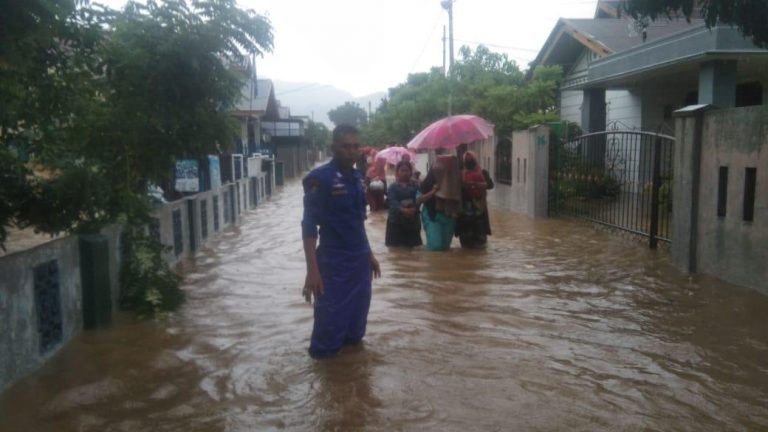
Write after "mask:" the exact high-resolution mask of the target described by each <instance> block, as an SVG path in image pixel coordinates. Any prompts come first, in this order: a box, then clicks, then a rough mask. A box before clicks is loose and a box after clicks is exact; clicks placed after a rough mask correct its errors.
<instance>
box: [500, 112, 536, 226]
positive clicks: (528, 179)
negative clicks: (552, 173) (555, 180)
mask: <svg viewBox="0 0 768 432" xmlns="http://www.w3.org/2000/svg"><path fill="white" fill-rule="evenodd" d="M511 163H512V182H511V184H509V185H507V184H501V183H499V182H496V188H495V189H494V190H493V191H491V193H490V195H489V199H490V201H491V202H492V203H493V204H494V205H496V206H499V207H502V208H506V209H509V210H512V211H514V212H517V213H524V214H527V215H528V216H529V217H531V218H543V217H547V210H548V208H547V205H548V190H549V128H548V127H546V126H536V127H533V128H531V129H529V130H526V131H517V132H515V133H513V134H512V161H511Z"/></svg>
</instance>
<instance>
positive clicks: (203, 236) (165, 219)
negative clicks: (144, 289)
mask: <svg viewBox="0 0 768 432" xmlns="http://www.w3.org/2000/svg"><path fill="white" fill-rule="evenodd" d="M253 179H255V182H254V180H253ZM266 181H267V178H266V173H264V172H260V173H259V175H258V176H252V177H246V178H243V179H241V180H238V181H236V182H233V183H227V184H225V185H222V187H221V188H219V189H216V190H210V191H206V192H201V193H198V194H195V195H191V196H189V197H185V198H183V199H180V200H178V201H174V202H171V203H168V204H165V205H162V206H160V207H158V208H156V209H155V211H154V213H153V216H154V217H155V218H156V219H157V221H158V224H159V228H160V229H159V234H160V242H161V243H162V244H163V245H165V246H168V251H167V252H166V253H165V256H164V258H165V260H166V261H167V262H168V263H169V264H170V265H175V264H176V263H178V262H179V261H181V260H183V259H184V258H185V257H190V256H192V255H194V254H195V252H196V251H198V250H200V249H201V248H203V247H205V245H206V244H207V243H208V242H209V241H210V240H211V239H212V238H214V237H215V236H216V235H217V234H218V233H219V232H220V231H221V230H223V229H225V228H226V227H228V226H232V225H236V224H239V223H240V220H241V219H242V217H243V214H244V213H245V212H246V211H247V210H248V209H250V208H253V207H256V206H257V205H258V203H260V202H262V201H263V200H264V199H265V198H266V188H265V187H264V185H265V183H266ZM252 194H255V196H252ZM214 202H217V205H214ZM190 207H191V208H192V210H191V213H190ZM203 207H205V221H203ZM214 207H216V208H215V209H214ZM175 211H178V212H179V214H180V216H181V221H180V222H181V225H180V228H181V229H180V231H179V232H178V233H176V232H175V231H174V221H173V214H174V212H175ZM190 214H191V215H192V217H191V218H190ZM217 219H218V224H216V220H217ZM203 225H205V229H204V228H203ZM217 225H218V226H217ZM176 229H179V226H177V227H176ZM179 234H180V237H181V243H180V244H181V247H180V248H178V247H177V245H176V244H175V243H176V238H177V237H174V236H175V235H179ZM193 246H194V247H193Z"/></svg>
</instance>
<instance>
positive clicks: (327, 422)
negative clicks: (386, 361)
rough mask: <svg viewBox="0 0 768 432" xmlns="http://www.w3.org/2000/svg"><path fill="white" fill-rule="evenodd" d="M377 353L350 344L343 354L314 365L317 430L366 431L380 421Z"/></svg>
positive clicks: (363, 346)
mask: <svg viewBox="0 0 768 432" xmlns="http://www.w3.org/2000/svg"><path fill="white" fill-rule="evenodd" d="M376 364H377V360H376V354H374V353H373V352H372V351H370V350H367V349H366V348H365V345H364V342H363V343H361V344H360V345H357V346H353V347H347V348H345V349H344V351H343V352H342V355H340V356H337V357H335V358H332V359H327V360H323V361H317V362H315V364H314V365H313V372H314V373H315V376H316V381H315V382H314V383H313V388H314V389H315V396H314V397H313V398H312V399H313V404H314V409H313V410H312V411H313V412H314V413H315V415H316V416H317V419H316V423H315V428H314V430H318V431H349V430H365V429H366V426H368V425H375V424H377V423H378V418H377V417H378V413H377V409H378V408H379V407H381V405H382V403H381V401H380V400H379V399H378V398H377V396H376V395H375V392H374V388H373V385H372V381H373V378H372V376H373V372H374V368H375V367H376Z"/></svg>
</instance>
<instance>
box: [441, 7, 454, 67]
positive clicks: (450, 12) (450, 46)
mask: <svg viewBox="0 0 768 432" xmlns="http://www.w3.org/2000/svg"><path fill="white" fill-rule="evenodd" d="M453 2H454V0H443V1H442V2H440V5H441V6H442V7H443V9H445V10H446V11H448V60H449V61H448V68H449V69H448V70H451V69H453V60H454V59H453Z"/></svg>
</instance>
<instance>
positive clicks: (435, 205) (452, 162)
mask: <svg viewBox="0 0 768 432" xmlns="http://www.w3.org/2000/svg"><path fill="white" fill-rule="evenodd" d="M492 135H493V125H491V124H490V123H488V122H487V121H485V120H484V119H482V118H480V117H478V116H475V115H470V114H465V115H454V116H449V117H446V118H443V119H440V120H438V121H436V122H434V123H432V124H431V125H429V126H427V127H426V128H424V130H422V131H421V132H419V134H418V135H416V136H415V137H414V138H413V139H412V140H411V142H409V143H408V148H409V149H413V150H436V149H451V150H452V149H455V148H457V147H459V146H460V145H461V144H463V143H471V142H475V141H479V140H484V139H487V138H489V137H491V136H492ZM475 176H476V172H475V170H474V169H473V170H472V171H471V173H470V176H469V177H470V178H475ZM460 177H461V173H459V168H458V160H457V158H456V156H451V157H447V156H440V157H438V158H437V161H436V163H435V165H434V166H433V168H432V169H431V170H430V171H429V173H428V174H427V177H426V178H425V179H424V181H423V182H422V184H421V191H422V193H423V194H425V193H426V192H427V191H429V190H431V189H432V188H433V187H434V186H438V188H439V190H438V192H437V194H436V195H435V196H434V197H433V198H432V199H430V200H427V202H426V203H425V205H424V209H423V212H422V214H423V218H422V221H423V222H424V231H426V233H427V249H429V250H447V249H449V248H450V244H451V239H452V238H453V235H454V233H455V228H456V218H458V217H459V215H460V213H461V211H462V208H461V199H462V189H461V179H460ZM476 183H478V186H479V184H480V183H482V182H479V181H478V182H476ZM487 186H488V182H486V187H487Z"/></svg>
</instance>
